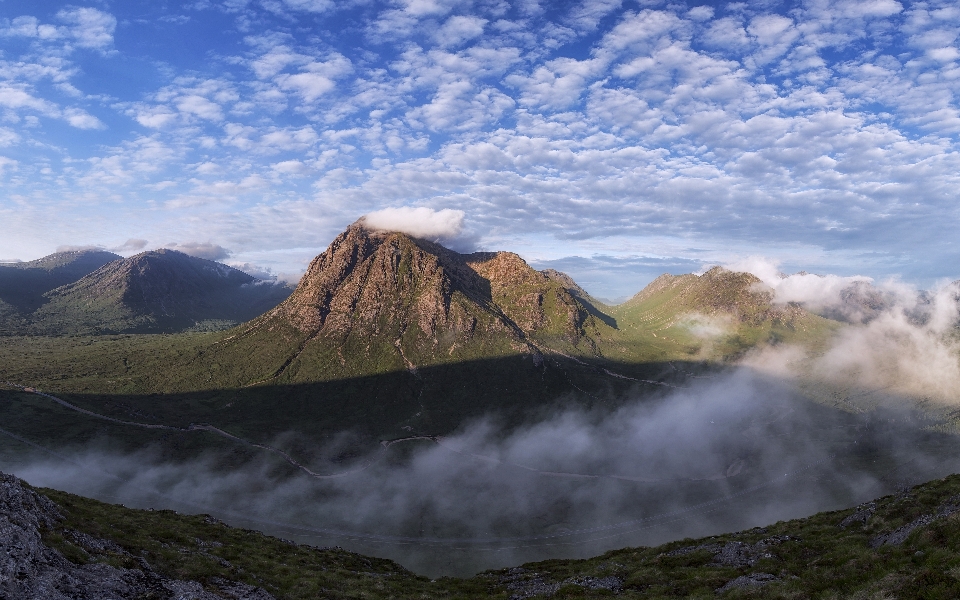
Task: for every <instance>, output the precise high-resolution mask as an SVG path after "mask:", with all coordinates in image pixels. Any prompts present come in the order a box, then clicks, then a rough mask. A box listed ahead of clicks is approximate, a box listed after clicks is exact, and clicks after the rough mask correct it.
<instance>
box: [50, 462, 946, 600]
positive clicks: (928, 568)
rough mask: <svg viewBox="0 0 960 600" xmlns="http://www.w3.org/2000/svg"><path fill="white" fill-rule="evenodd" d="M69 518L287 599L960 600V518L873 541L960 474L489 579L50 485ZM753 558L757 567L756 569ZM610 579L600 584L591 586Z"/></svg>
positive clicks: (67, 534) (68, 527) (185, 566)
mask: <svg viewBox="0 0 960 600" xmlns="http://www.w3.org/2000/svg"><path fill="white" fill-rule="evenodd" d="M39 491H41V492H42V493H44V494H45V495H47V496H48V497H49V498H50V499H51V500H53V501H54V502H55V503H57V504H58V505H59V506H60V507H61V509H62V512H63V514H64V516H65V520H64V521H63V522H62V523H61V524H60V525H58V526H57V527H56V528H54V529H51V530H48V531H45V532H44V540H45V541H46V543H47V544H49V545H51V546H53V547H55V548H57V549H58V550H60V551H61V552H62V553H63V554H64V555H65V556H67V557H68V558H69V559H70V560H72V561H74V562H77V563H83V562H89V561H101V562H106V563H109V564H113V565H114V566H118V567H127V568H139V566H138V563H137V562H136V558H135V557H142V558H145V559H146V560H147V561H148V562H149V563H150V564H151V566H152V567H153V568H154V569H155V570H156V571H158V572H160V573H162V574H164V575H166V576H168V577H175V578H183V579H194V580H197V581H200V582H201V583H204V584H205V585H206V586H207V587H209V588H211V589H214V588H215V586H216V578H218V577H219V578H225V579H232V580H235V581H242V582H245V583H248V584H250V585H257V586H261V587H263V588H265V589H266V590H268V591H269V592H271V593H272V594H274V595H275V596H277V597H278V598H289V599H298V598H316V597H329V598H492V599H497V598H504V599H505V598H508V597H510V596H512V595H515V594H522V593H523V591H524V590H527V591H530V590H533V589H535V586H536V585H537V584H540V585H546V586H553V587H550V589H555V590H556V593H555V595H554V596H553V597H555V598H584V597H588V598H589V597H609V596H611V595H612V594H613V590H611V589H609V588H610V587H615V591H617V592H619V596H620V597H626V598H713V597H716V595H717V592H716V590H718V589H720V588H722V587H723V586H724V585H726V584H727V583H728V582H730V581H733V580H735V579H737V578H738V577H744V576H750V575H752V574H753V575H755V574H761V573H762V574H769V575H770V576H772V581H771V582H769V583H767V584H766V585H764V586H762V587H744V588H737V589H732V590H730V591H727V592H725V593H724V594H723V597H725V598H761V597H762V598H777V599H779V598H782V599H797V598H818V599H824V600H827V599H833V598H864V599H868V598H890V597H898V598H956V597H958V596H960V518H958V517H960V513H958V512H954V513H951V514H949V515H944V516H941V517H940V518H936V519H933V520H932V521H931V522H929V523H927V524H926V525H922V526H920V527H917V528H916V529H915V530H914V531H912V533H910V535H909V536H907V537H906V539H905V540H904V541H903V543H902V544H899V545H891V544H887V545H882V546H880V547H877V548H874V547H871V541H872V540H876V539H877V538H878V537H879V536H881V535H883V534H888V533H890V532H892V531H895V530H897V529H898V528H900V527H902V526H904V525H907V524H910V523H914V522H916V521H917V520H918V519H919V518H921V517H923V516H930V515H936V514H938V512H940V513H943V512H944V511H943V509H944V507H947V508H949V507H954V508H955V505H956V504H960V476H958V475H951V476H949V477H946V478H944V479H939V480H935V481H932V482H929V483H926V484H923V485H919V486H916V487H914V488H911V489H906V490H903V491H901V492H900V493H897V494H894V495H891V496H886V497H884V498H881V499H878V500H877V501H876V502H875V508H874V509H873V511H872V512H871V511H870V510H869V509H868V510H867V511H866V513H868V514H866V516H865V517H864V518H863V519H860V520H856V521H854V522H851V523H848V525H847V526H846V527H842V526H841V523H842V522H844V521H845V519H847V518H848V517H851V516H852V515H854V514H855V513H858V512H861V514H863V511H862V509H863V508H864V507H868V505H861V507H857V508H851V509H846V510H841V511H832V512H826V513H819V514H817V515H814V516H812V517H809V518H805V519H796V520H791V521H784V522H779V523H776V524H773V525H770V526H768V527H763V528H754V529H751V530H747V531H742V532H738V533H731V534H725V535H719V536H713V537H709V538H703V539H687V540H680V541H676V542H672V543H669V544H664V545H662V546H657V547H653V548H646V547H639V548H624V549H620V550H615V551H611V552H607V553H605V554H603V555H601V556H597V557H595V558H591V559H587V560H548V561H542V562H538V563H530V564H526V565H523V566H522V567H521V568H514V569H502V570H495V571H487V572H484V573H481V574H478V575H477V576H475V577H472V578H466V579H456V578H441V579H437V580H435V581H431V580H429V579H426V578H424V577H419V576H417V575H416V574H414V573H411V572H409V571H407V570H405V569H403V568H402V567H400V566H399V565H397V564H396V563H393V562H391V561H388V560H384V559H377V558H371V557H365V556H362V555H358V554H354V553H351V552H346V551H344V550H341V549H339V548H314V547H310V546H303V545H297V544H294V543H292V542H287V541H284V540H282V539H278V538H274V537H269V536H265V535H263V534H260V533H256V532H252V531H248V530H243V529H236V528H231V527H227V526H225V525H223V524H222V523H220V522H219V521H217V520H216V519H213V518H210V517H207V516H204V515H192V516H190V515H181V514H176V513H174V512H172V511H143V510H135V509H128V508H124V507H122V506H116V505H110V504H106V503H103V502H98V501H96V500H90V499H87V498H82V497H79V496H74V495H71V494H67V493H64V492H59V491H56V490H49V489H42V490H39ZM71 531H79V532H82V533H86V534H88V535H92V536H94V537H97V538H101V539H105V540H109V541H112V542H114V543H115V544H117V545H118V546H119V547H120V548H121V549H122V552H117V551H113V552H111V551H104V552H102V553H100V554H98V555H96V554H90V553H89V552H88V551H86V550H84V549H82V548H81V547H80V546H79V545H78V544H76V543H74V542H72V541H71V540H72V539H76V537H75V536H74V535H72V534H71ZM732 545H736V546H737V547H739V548H741V549H742V548H747V549H748V550H744V551H743V552H742V553H741V554H742V555H743V556H748V557H749V558H750V559H751V560H750V561H746V560H741V561H740V562H739V563H737V562H736V561H735V560H734V561H728V562H727V563H726V564H724V562H723V561H722V560H719V559H718V557H719V556H721V555H720V554H718V549H720V548H723V547H728V548H730V547H733V546H732ZM751 561H752V564H748V562H751ZM598 584H602V585H606V586H607V589H605V588H604V587H602V585H600V586H599V587H595V588H594V589H591V587H590V586H591V585H594V586H597V585H598Z"/></svg>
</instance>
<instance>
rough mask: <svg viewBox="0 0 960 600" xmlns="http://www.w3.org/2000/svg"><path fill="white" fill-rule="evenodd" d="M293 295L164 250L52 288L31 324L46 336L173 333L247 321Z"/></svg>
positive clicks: (104, 267) (231, 270)
mask: <svg viewBox="0 0 960 600" xmlns="http://www.w3.org/2000/svg"><path fill="white" fill-rule="evenodd" d="M288 293H289V290H288V289H286V288H285V286H281V285H276V284H272V283H267V282H261V281H260V280H258V279H256V278H255V277H253V276H251V275H248V274H246V273H243V272H242V271H239V270H237V269H234V268H232V267H229V266H227V265H224V264H222V263H217V262H214V261H209V260H205V259H202V258H197V257H194V256H190V255H187V254H184V253H182V252H178V251H176V250H169V249H160V250H153V251H148V252H142V253H140V254H137V255H134V256H131V257H130V258H118V259H117V260H114V261H111V262H109V263H107V264H105V265H102V266H101V267H100V268H98V269H97V270H95V271H93V272H92V273H89V274H87V275H85V276H84V277H82V278H80V279H78V280H76V281H74V282H71V283H68V284H66V285H63V286H60V287H58V288H56V289H53V290H50V291H48V292H47V293H46V294H45V295H44V297H45V299H46V302H45V304H43V306H41V307H40V308H39V309H38V310H37V311H36V312H35V313H33V314H32V315H31V317H30V320H31V321H32V329H33V330H34V331H36V332H39V333H48V332H59V331H69V332H70V333H128V332H140V333H151V332H158V333H159V332H170V331H178V330H183V329H187V328H190V327H192V326H196V325H197V324H199V323H203V322H205V321H206V322H213V323H214V324H216V322H218V321H220V322H227V323H231V324H232V323H236V322H240V321H245V320H247V319H250V318H253V317H255V316H256V315H258V314H260V313H261V312H262V311H263V310H266V309H268V308H270V307H272V306H274V305H275V304H276V303H277V302H279V301H281V300H282V299H283V298H285V297H286V295H287V294H288Z"/></svg>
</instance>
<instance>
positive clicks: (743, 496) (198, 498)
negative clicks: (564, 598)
mask: <svg viewBox="0 0 960 600" xmlns="http://www.w3.org/2000/svg"><path fill="white" fill-rule="evenodd" d="M923 425H924V423H922V422H918V421H917V420H916V419H915V418H914V417H912V416H911V415H910V414H909V413H908V412H906V411H900V412H895V411H880V412H874V413H870V414H867V415H852V414H849V413H845V412H841V411H836V410H832V409H829V408H825V407H823V406H819V405H816V404H813V403H810V402H808V401H806V400H804V399H802V398H801V397H799V396H797V395H796V394H795V393H794V392H792V391H791V389H790V387H789V386H787V385H783V384H779V383H777V382H776V381H774V380H772V379H770V378H769V377H766V376H763V375H759V374H757V373H756V372H755V371H753V370H750V369H746V368H743V369H738V370H735V371H732V372H728V373H725V374H721V375H718V376H716V377H715V378H713V379H700V380H696V381H695V382H694V383H692V384H691V385H690V386H689V387H686V388H682V389H674V390H670V391H668V392H665V393H661V394H659V395H657V396H655V397H652V396H649V395H647V396H643V397H638V398H637V400H636V401H634V402H632V403H629V404H628V405H625V406H623V407H621V408H620V409H618V410H616V411H613V412H607V413H600V412H585V411H579V410H566V411H563V412H561V413H558V414H556V415H554V416H552V417H551V418H548V419H545V420H543V421H540V422H539V423H536V424H533V425H530V426H527V427H524V428H522V429H516V428H512V429H510V430H509V433H506V432H505V430H501V428H499V427H498V426H497V423H496V420H495V419H492V418H491V419H485V420H481V421H476V422H474V423H471V424H469V425H467V426H465V427H464V428H462V430H461V431H460V432H459V433H458V434H456V435H452V436H450V437H447V438H443V439H441V440H439V443H435V442H432V441H428V440H423V441H412V442H407V443H405V444H396V445H394V446H393V447H391V448H390V449H389V450H386V451H384V450H376V451H373V452H371V453H370V454H369V455H368V456H365V457H362V458H359V459H357V460H356V461H355V462H353V463H352V464H349V465H344V464H326V465H312V467H313V468H315V469H317V470H321V469H325V470H327V471H328V472H331V473H332V472H335V471H338V470H339V471H350V470H353V469H356V468H358V467H362V466H363V465H365V464H368V463H369V466H368V467H367V468H365V469H362V470H359V471H356V472H354V473H353V474H350V475H347V476H344V477H339V478H331V479H312V478H310V477H307V476H305V475H298V476H293V477H290V476H279V475H278V474H277V473H278V469H277V468H276V467H277V465H276V463H274V462H272V460H273V459H270V458H267V457H265V458H264V459H263V460H262V461H261V462H257V463H252V464H247V465H246V466H245V467H244V468H241V469H237V470H234V471H231V472H221V471H218V470H217V468H216V467H215V464H216V460H215V458H216V457H205V458H199V459H197V460H195V461H192V462H190V463H188V464H171V463H163V462H160V461H157V460H155V458H154V456H153V453H152V452H151V451H150V450H149V449H146V450H144V451H142V452H140V453H138V454H135V455H126V456H118V455H113V454H110V453H104V452H100V451H96V450H92V449H87V450H84V451H81V452H79V453H75V454H73V455H72V456H70V457H69V458H70V461H65V460H63V459H62V458H59V457H54V456H50V455H47V456H46V457H39V456H38V457H37V458H36V459H35V460H33V461H31V462H29V463H25V464H24V463H20V464H18V465H3V466H2V468H3V469H5V470H7V469H10V470H12V471H13V472H14V473H16V474H17V475H19V476H21V477H23V478H24V479H26V480H27V481H28V482H30V483H32V484H34V485H39V486H48V487H53V488H57V489H64V490H68V491H71V492H75V493H79V494H83V495H87V496H92V497H96V498H101V499H104V500H107V501H112V502H123V503H124V504H126V505H128V506H139V507H148V506H150V507H156V508H162V507H166V508H176V509H178V510H181V511H185V512H208V513H212V514H214V515H217V516H219V517H220V518H223V519H224V520H225V521H227V522H229V523H233V524H236V525H239V526H244V527H254V528H257V529H262V530H265V531H267V532H270V533H274V534H277V535H280V536H282V537H287V538H292V539H296V540H298V541H301V542H304V543H310V544H314V545H334V544H336V545H341V546H343V547H346V548H348V549H352V550H356V551H358V552H363V553H368V554H375V555H380V556H387V557H390V558H394V559H396V560H398V561H400V562H401V563H402V564H404V565H405V566H407V567H409V568H411V569H414V570H416V571H418V572H422V573H426V574H430V575H438V574H457V575H464V574H469V573H473V572H476V571H478V570H481V569H484V568H492V567H500V566H508V565H514V564H519V563H521V562H524V561H530V560H537V559H544V558H548V557H554V556H558V557H559V556H568V557H570V556H590V555H595V554H597V553H599V552H602V551H603V550H606V549H611V548H618V547H623V546H628V545H639V544H654V543H659V542H663V541H667V540H670V539H676V538H679V537H685V536H698V535H706V534H710V533H716V532H721V531H729V530H736V529H741V528H747V527H753V526H759V525H763V524H767V523H771V522H774V521H777V520H780V519H785V518H790V517H796V516H802V515H807V514H810V513H813V512H816V511H819V510H824V509H831V508H840V507H845V506H849V505H852V504H855V503H856V502H859V501H862V500H866V499H868V498H872V497H874V496H877V495H880V494H883V493H887V492H890V491H893V490H895V489H896V488H897V486H900V485H904V484H907V483H918V482H920V481H923V480H925V479H929V478H932V477H935V476H938V475H941V474H945V473H948V472H951V471H952V470H954V469H955V468H956V465H955V464H953V463H950V462H945V461H944V460H943V458H942V456H943V455H944V454H945V448H948V447H949V448H950V455H957V453H956V452H955V450H956V449H958V448H956V446H957V444H955V442H954V439H953V438H952V437H951V436H946V435H940V434H934V433H930V432H925V431H923V430H922V426H923ZM3 443H4V444H8V443H17V442H16V440H11V439H10V438H6V439H4V440H3Z"/></svg>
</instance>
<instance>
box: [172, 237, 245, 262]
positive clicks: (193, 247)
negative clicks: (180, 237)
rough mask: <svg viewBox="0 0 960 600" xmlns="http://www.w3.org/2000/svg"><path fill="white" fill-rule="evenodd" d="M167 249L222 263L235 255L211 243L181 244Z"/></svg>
mask: <svg viewBox="0 0 960 600" xmlns="http://www.w3.org/2000/svg"><path fill="white" fill-rule="evenodd" d="M165 248H170V249H171V250H178V251H180V252H183V253H184V254H189V255H190V256H196V257H197V258H205V259H207V260H216V261H220V260H223V259H224V258H229V257H230V256H231V255H232V254H233V253H232V252H230V251H229V250H227V249H226V248H224V247H223V246H219V245H217V244H213V243H210V242H183V243H180V244H167V245H166V246H165Z"/></svg>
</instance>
